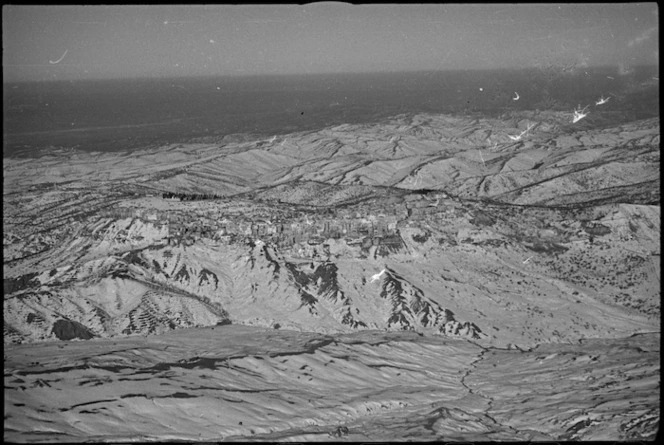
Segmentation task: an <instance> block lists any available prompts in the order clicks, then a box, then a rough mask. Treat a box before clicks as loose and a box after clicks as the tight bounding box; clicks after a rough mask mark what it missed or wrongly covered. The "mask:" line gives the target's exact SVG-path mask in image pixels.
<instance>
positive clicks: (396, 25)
mask: <svg viewBox="0 0 664 445" xmlns="http://www.w3.org/2000/svg"><path fill="white" fill-rule="evenodd" d="M658 14H659V10H658V7H657V4H656V3H623V4H620V3H605V4H600V3H591V4H568V3H560V4H555V3H550V4H487V3H485V4H457V5H453V4H410V3H409V4H382V5H381V4H366V5H363V4H348V3H339V2H322V3H321V2H319V3H312V4H304V5H295V4H281V5H264V4H263V5H258V4H257V5H181V6H177V5H113V6H108V5H106V6H104V5H78V6H76V5H66V6H65V5H62V6H57V5H55V6H51V5H49V6H43V5H42V6H39V5H30V6H28V5H5V6H3V8H2V25H3V29H2V45H3V59H2V63H3V74H4V80H5V81H6V82H7V81H37V80H72V79H88V78H89V79H92V78H132V77H179V76H201V75H205V76H216V75H224V76H225V75H257V74H259V75H260V74H304V73H345V72H390V71H411V70H447V69H492V68H524V67H533V66H545V65H554V66H555V65H569V64H574V65H576V66H579V67H588V66H599V65H620V66H627V67H628V66H634V65H644V64H646V65H658V64H659V44H658V42H659V21H658Z"/></svg>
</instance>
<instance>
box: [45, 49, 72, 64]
mask: <svg viewBox="0 0 664 445" xmlns="http://www.w3.org/2000/svg"><path fill="white" fill-rule="evenodd" d="M68 52H69V50H68V49H66V50H65V53H64V54H63V55H62V57H60V58H59V59H58V60H56V61H53V60H49V61H48V63H50V64H51V65H55V64H57V63H60V62H62V59H64V58H65V56H66V55H67V53H68Z"/></svg>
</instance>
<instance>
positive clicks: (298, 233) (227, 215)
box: [101, 194, 460, 247]
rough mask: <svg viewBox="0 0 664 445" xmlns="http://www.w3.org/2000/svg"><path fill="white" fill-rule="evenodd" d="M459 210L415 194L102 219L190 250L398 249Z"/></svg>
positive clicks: (114, 214)
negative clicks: (155, 232)
mask: <svg viewBox="0 0 664 445" xmlns="http://www.w3.org/2000/svg"><path fill="white" fill-rule="evenodd" d="M459 206H460V204H459V203H458V202H456V201H453V200H450V199H448V198H447V197H446V196H441V195H439V196H438V197H437V198H436V199H435V200H434V199H431V198H424V197H422V196H421V195H418V194H412V195H408V196H406V197H405V199H404V200H402V201H400V202H396V203H391V204H386V203H385V202H381V201H380V200H376V201H371V202H365V203H363V204H362V205H361V206H359V205H358V206H354V207H350V208H334V209H326V210H324V211H320V210H318V211H312V210H311V209H309V210H306V211H305V210H299V211H298V210H297V209H294V208H290V209H279V210H275V209H272V210H270V209H267V208H266V209H260V208H256V209H252V210H251V211H244V209H241V210H240V209H239V208H238V209H233V210H231V209H229V208H225V209H224V210H221V209H218V210H214V209H206V210H202V209H201V210H197V211H192V210H191V209H177V210H176V209H170V210H156V209H140V208H130V207H115V208H108V209H105V210H104V211H103V212H102V214H101V216H102V217H107V218H114V219H124V218H137V219H141V220H143V221H145V222H151V223H152V224H155V225H161V226H162V227H163V226H164V225H166V227H167V228H168V232H167V233H168V235H167V242H168V243H169V244H186V245H191V244H193V243H194V242H196V241H198V240H202V239H211V240H221V239H229V238H233V237H242V238H244V237H249V238H252V239H261V240H263V241H265V242H271V243H273V244H275V245H278V246H280V247H290V246H293V245H294V244H301V243H308V244H311V245H316V244H321V243H323V242H324V241H325V240H327V239H329V238H333V239H345V240H346V242H348V243H349V244H355V245H362V246H363V247H368V246H371V245H390V244H394V245H397V244H399V243H400V242H401V241H400V237H399V234H398V229H399V228H403V227H407V226H410V225H412V224H415V225H417V224H418V223H420V222H427V221H428V222H431V223H434V222H438V223H441V222H442V221H443V220H444V219H445V217H446V215H447V214H449V213H453V212H454V211H455V207H459Z"/></svg>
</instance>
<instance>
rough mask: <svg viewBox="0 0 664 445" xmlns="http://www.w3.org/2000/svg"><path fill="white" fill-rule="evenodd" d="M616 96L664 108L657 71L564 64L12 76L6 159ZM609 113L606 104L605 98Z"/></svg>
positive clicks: (626, 115) (635, 114)
mask: <svg viewBox="0 0 664 445" xmlns="http://www.w3.org/2000/svg"><path fill="white" fill-rule="evenodd" d="M601 96H603V97H609V98H610V101H609V102H608V103H607V105H608V104H610V107H612V108H611V109H613V110H614V113H616V114H615V119H617V120H621V119H622V120H625V119H643V118H649V117H654V116H659V68H658V67H636V68H632V69H630V70H625V69H624V68H620V67H597V68H581V69H574V70H571V71H566V70H564V69H561V68H557V67H536V68H528V69H512V70H509V69H501V70H449V71H418V72H394V73H354V74H351V73H347V74H306V75H265V76H245V77H193V78H156V79H155V78H142V79H113V80H71V81H49V82H15V83H4V84H3V157H31V156H41V155H43V154H45V153H48V152H49V151H51V150H56V149H62V148H66V149H73V150H83V151H132V150H140V149H142V148H146V147H159V146H161V145H166V144H179V143H187V142H190V141H223V140H224V138H245V139H246V138H263V137H272V136H278V135H284V134H288V133H294V132H301V131H312V130H319V129H322V128H325V127H329V126H334V125H339V124H362V123H376V122H380V121H381V120H384V119H387V118H389V117H392V116H396V115H404V114H406V115H409V114H418V113H447V114H474V115H483V116H499V115H501V114H504V113H509V112H513V111H518V110H535V109H539V110H545V109H550V108H553V109H559V110H568V111H569V112H570V114H571V113H572V111H573V109H574V108H575V107H577V106H581V107H583V106H585V105H586V104H594V103H595V101H597V100H598V98H600V97H601ZM606 110H609V106H607V107H606Z"/></svg>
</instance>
